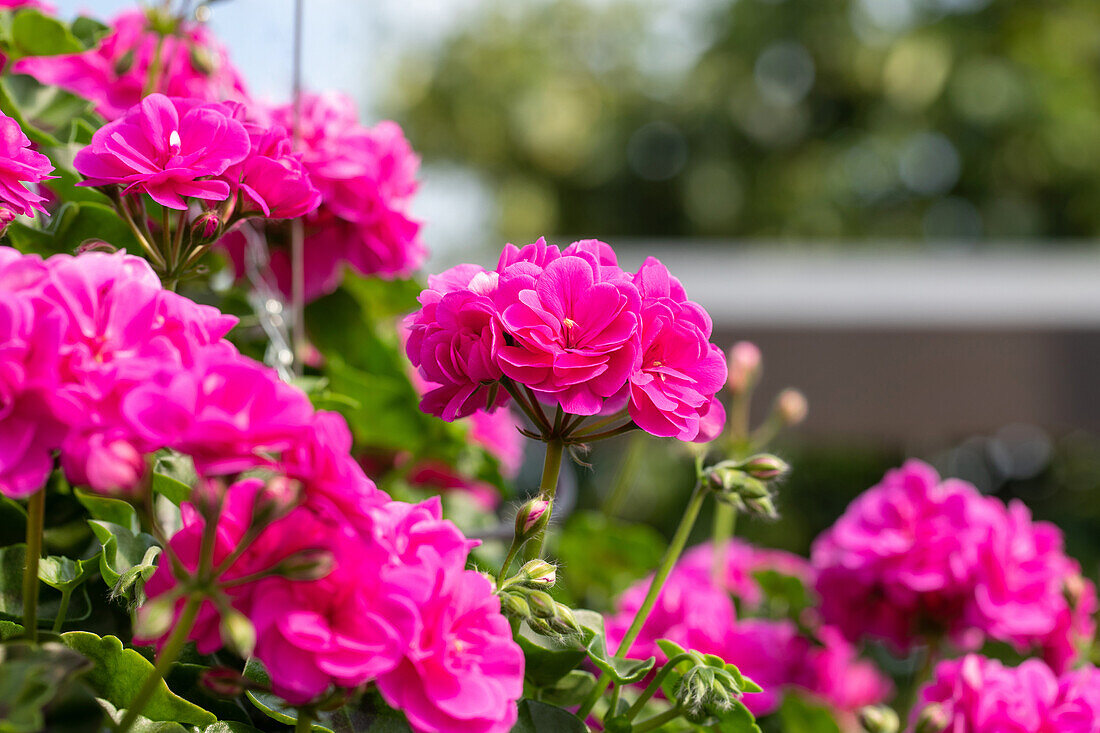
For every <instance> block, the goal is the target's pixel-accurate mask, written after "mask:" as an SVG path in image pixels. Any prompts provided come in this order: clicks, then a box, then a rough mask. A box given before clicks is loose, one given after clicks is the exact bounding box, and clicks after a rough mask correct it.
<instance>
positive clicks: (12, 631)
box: [0, 619, 23, 641]
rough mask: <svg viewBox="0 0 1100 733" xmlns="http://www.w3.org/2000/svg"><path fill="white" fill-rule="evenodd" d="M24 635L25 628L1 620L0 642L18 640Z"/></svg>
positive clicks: (12, 622)
mask: <svg viewBox="0 0 1100 733" xmlns="http://www.w3.org/2000/svg"><path fill="white" fill-rule="evenodd" d="M22 635H23V627H22V625H20V624H17V623H15V622H14V621H4V620H2V619H0V641H7V640H8V639H17V638H19V637H20V636H22Z"/></svg>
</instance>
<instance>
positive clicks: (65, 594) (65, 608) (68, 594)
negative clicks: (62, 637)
mask: <svg viewBox="0 0 1100 733" xmlns="http://www.w3.org/2000/svg"><path fill="white" fill-rule="evenodd" d="M72 597H73V589H72V588H71V587H66V588H65V590H63V591H61V604H60V605H59V606H58V607H57V618H55V619H54V620H53V633H55V634H60V633H61V627H63V626H64V625H65V615H66V614H67V613H68V612H69V600H70V599H71V598H72Z"/></svg>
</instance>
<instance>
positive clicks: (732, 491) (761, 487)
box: [704, 453, 790, 519]
mask: <svg viewBox="0 0 1100 733" xmlns="http://www.w3.org/2000/svg"><path fill="white" fill-rule="evenodd" d="M789 470H790V467H789V466H788V465H787V463H786V462H785V461H784V460H783V459H781V458H779V457H777V456H773V455H771V454H769V453H761V454H758V455H755V456H752V457H750V458H747V459H745V460H743V461H722V462H721V463H716V464H715V465H713V466H711V467H709V468H707V469H706V470H705V471H704V477H705V480H706V481H707V484H708V485H709V486H710V488H711V489H713V490H714V491H715V492H716V494H717V496H718V499H719V501H722V502H725V503H726V504H729V505H731V506H733V507H734V508H735V509H737V511H738V512H741V513H746V514H755V515H757V516H761V517H766V518H768V519H774V518H775V517H777V516H778V513H777V512H776V509H775V503H774V502H773V492H772V489H771V488H770V487H769V485H768V482H771V481H776V480H778V479H780V478H782V477H783V476H784V475H786V473H787V471H789Z"/></svg>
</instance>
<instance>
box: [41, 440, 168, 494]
mask: <svg viewBox="0 0 1100 733" xmlns="http://www.w3.org/2000/svg"><path fill="white" fill-rule="evenodd" d="M65 448H66V450H64V451H63V453H62V459H61V460H62V464H63V466H64V468H65V475H66V476H68V478H69V480H70V481H72V482H73V483H77V484H85V485H87V486H88V487H89V488H91V489H92V490H93V491H95V492H96V493H100V494H115V495H118V494H122V495H125V494H132V493H134V492H135V491H136V490H137V488H138V487H139V486H140V485H141V480H142V479H143V478H144V477H145V472H146V469H147V466H146V465H145V457H144V456H143V455H142V454H141V451H139V450H138V449H137V448H136V447H135V446H134V444H133V443H131V442H129V441H128V440H122V439H119V438H113V437H110V436H108V435H102V434H92V435H88V436H79V437H78V438H77V439H73V440H69V441H66V444H65Z"/></svg>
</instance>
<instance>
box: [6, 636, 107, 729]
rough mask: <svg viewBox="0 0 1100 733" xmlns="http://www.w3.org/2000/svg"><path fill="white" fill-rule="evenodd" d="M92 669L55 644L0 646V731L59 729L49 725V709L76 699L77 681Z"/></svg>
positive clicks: (22, 643)
mask: <svg viewBox="0 0 1100 733" xmlns="http://www.w3.org/2000/svg"><path fill="white" fill-rule="evenodd" d="M90 667H91V663H90V662H89V661H88V660H87V659H85V658H84V657H83V656H81V655H80V654H77V653H76V652H74V651H72V650H70V649H67V648H66V647H65V646H64V645H62V644H58V643H56V642H46V643H44V644H41V645H38V646H35V645H32V644H29V643H27V642H10V643H7V644H3V645H0V730H3V731H5V733H36V732H37V731H41V730H56V729H57V728H56V727H55V726H53V725H52V723H53V722H54V721H49V722H47V721H48V714H49V709H50V708H52V707H54V706H55V705H57V704H58V703H59V702H64V701H65V698H70V700H71V698H73V697H74V696H72V695H70V692H71V688H72V687H73V686H74V681H75V678H76V677H78V676H79V675H80V674H81V673H82V672H84V671H86V670H87V669H88V668H90ZM86 697H87V695H86V694H85V698H86Z"/></svg>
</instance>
